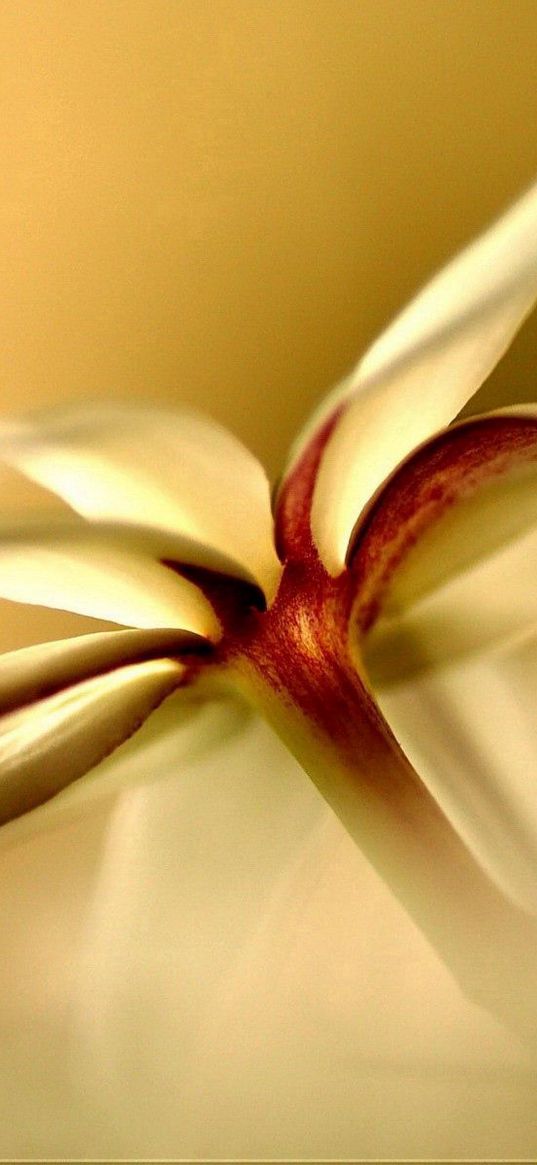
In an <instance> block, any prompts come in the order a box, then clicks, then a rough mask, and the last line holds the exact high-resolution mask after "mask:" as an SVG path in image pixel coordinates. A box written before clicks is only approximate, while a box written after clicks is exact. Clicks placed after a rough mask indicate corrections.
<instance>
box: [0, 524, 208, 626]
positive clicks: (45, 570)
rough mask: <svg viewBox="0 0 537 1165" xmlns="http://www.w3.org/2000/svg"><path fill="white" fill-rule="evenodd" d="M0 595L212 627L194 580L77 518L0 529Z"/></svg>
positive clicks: (154, 622)
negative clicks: (66, 521) (76, 519)
mask: <svg viewBox="0 0 537 1165" xmlns="http://www.w3.org/2000/svg"><path fill="white" fill-rule="evenodd" d="M0 595H1V596H2V597H3V598H6V599H12V600H14V601H16V602H19V603H37V604H39V605H40V606H46V607H58V608H61V609H62V610H67V611H76V612H77V613H78V614H82V615H89V616H91V617H93V618H98V619H108V620H110V621H111V622H114V623H125V624H127V625H131V626H133V627H175V628H182V629H184V630H186V631H194V632H196V633H198V634H200V635H204V636H206V637H208V638H218V636H219V633H220V627H219V623H218V620H217V618H216V615H215V614H214V611H213V609H212V607H211V606H210V604H209V603H208V601H207V600H206V599H205V597H204V596H203V595H202V593H201V591H200V590H199V589H198V588H197V587H196V586H194V585H193V584H192V583H190V582H188V581H187V580H186V579H183V578H181V577H180V576H179V575H177V574H175V573H174V572H173V571H172V570H171V569H169V568H168V567H166V566H163V565H161V564H160V563H157V562H154V561H152V560H151V559H150V558H148V557H146V556H145V555H143V554H141V553H138V552H137V551H136V550H135V549H134V548H133V547H131V546H129V545H128V544H127V545H125V546H122V545H121V540H120V537H119V536H118V535H117V532H116V538H115V539H114V538H112V536H111V534H109V535H108V536H103V537H100V536H99V532H98V530H97V529H96V528H95V527H92V526H91V525H88V524H86V523H82V522H81V523H78V522H77V523H76V524H73V525H62V524H59V525H55V524H50V525H49V526H45V525H41V524H37V523H36V524H33V525H29V526H27V527H23V526H21V527H19V528H13V527H10V528H8V529H4V530H2V529H1V528H0Z"/></svg>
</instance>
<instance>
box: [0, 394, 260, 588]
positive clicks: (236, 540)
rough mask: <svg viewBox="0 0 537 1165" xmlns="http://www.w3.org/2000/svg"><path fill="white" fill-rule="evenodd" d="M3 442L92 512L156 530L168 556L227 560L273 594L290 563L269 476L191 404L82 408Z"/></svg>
mask: <svg viewBox="0 0 537 1165" xmlns="http://www.w3.org/2000/svg"><path fill="white" fill-rule="evenodd" d="M0 438H1V440H0V457H2V459H3V460H4V461H6V462H7V463H8V464H10V465H12V466H15V467H16V468H17V469H19V470H21V471H22V472H23V473H25V474H26V475H27V476H28V477H30V478H31V479H32V480H33V481H36V482H38V483H39V484H41V485H44V486H46V487H47V488H48V489H51V490H53V491H54V492H55V493H57V494H59V496H60V497H62V498H63V499H64V500H65V501H66V502H68V503H69V505H71V506H73V508H74V509H76V510H77V511H78V512H79V513H81V514H83V515H84V516H85V517H89V518H92V519H94V520H104V521H107V520H109V521H113V522H123V523H126V524H128V525H135V526H136V525H141V526H145V527H146V528H152V529H153V531H154V536H155V541H156V543H158V548H159V549H158V557H160V558H175V557H177V556H178V553H179V555H180V557H185V560H186V561H191V562H192V563H193V564H194V565H200V566H206V567H209V568H211V569H222V567H223V566H224V567H225V568H226V569H229V570H230V572H231V573H235V574H238V575H239V577H246V578H247V579H250V580H251V579H253V580H254V581H256V582H257V583H258V584H259V585H260V586H261V588H262V589H263V590H264V591H265V593H266V594H267V596H268V597H272V595H273V593H274V591H275V588H276V586H277V583H278V579H279V575H280V564H279V562H278V559H277V556H276V552H275V550H274V543H273V537H272V519H271V513H270V498H269V487H268V482H267V479H266V476H265V473H264V471H263V469H262V467H261V465H260V464H259V462H258V461H257V460H256V459H255V457H253V455H252V454H251V453H249V451H248V450H247V449H246V448H245V447H244V446H243V445H242V444H241V442H240V441H238V440H237V438H235V437H233V436H232V435H231V434H230V433H228V432H226V430H225V429H223V428H221V427H220V426H219V425H217V424H216V423H215V422H212V421H209V420H207V419H206V418H204V417H203V416H202V415H201V414H198V413H196V412H194V411H190V410H187V409H182V410H181V411H177V412H174V411H171V410H169V411H167V410H165V409H162V408H156V407H153V408H149V407H143V406H142V405H133V404H120V403H115V404H103V403H100V404H98V405H94V406H93V405H85V406H83V405H73V406H71V407H70V408H62V409H61V410H60V409H58V410H52V411H49V412H47V413H45V414H40V415H38V416H37V417H35V418H34V419H28V420H21V421H13V422H9V421H6V422H5V423H4V425H3V427H2V428H1V429H0ZM178 541H179V543H180V548H179V551H178V548H177V543H178Z"/></svg>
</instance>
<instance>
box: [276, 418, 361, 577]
mask: <svg viewBox="0 0 537 1165" xmlns="http://www.w3.org/2000/svg"><path fill="white" fill-rule="evenodd" d="M344 411H345V406H344V405H341V406H340V407H339V408H337V409H335V410H334V412H333V413H331V414H330V417H329V418H328V420H327V421H325V423H324V425H322V426H321V428H320V429H318V430H317V431H316V433H315V436H314V437H313V438H312V440H311V441H310V442H309V444H308V445H307V447H306V449H305V450H304V452H303V453H302V455H301V457H300V458H299V460H298V462H297V464H296V465H295V467H294V469H293V470H292V471H291V473H290V474H289V476H288V477H287V478H286V479H285V480H284V481H283V483H282V485H281V487H280V490H279V493H278V495H277V498H276V503H275V528H276V529H275V537H276V549H277V551H278V554H279V556H280V558H281V560H282V562H286V561H287V562H289V561H295V562H297V561H301V560H302V561H303V560H304V559H305V558H307V557H309V555H310V554H311V552H312V550H315V546H314V542H313V537H312V533H311V506H312V501H313V492H314V489H315V483H316V480H317V473H318V470H319V465H320V463H321V459H322V456H323V454H324V451H325V449H326V446H327V444H328V441H329V439H330V437H331V436H332V433H333V431H334V429H335V427H336V425H337V423H338V421H339V418H340V416H341V414H342V412H344ZM315 553H317V552H316V550H315Z"/></svg>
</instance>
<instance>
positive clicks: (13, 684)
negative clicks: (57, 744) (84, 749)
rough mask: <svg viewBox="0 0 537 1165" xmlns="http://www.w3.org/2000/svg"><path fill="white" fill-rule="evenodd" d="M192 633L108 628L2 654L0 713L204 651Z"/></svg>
mask: <svg viewBox="0 0 537 1165" xmlns="http://www.w3.org/2000/svg"><path fill="white" fill-rule="evenodd" d="M206 646H207V642H206V640H204V639H202V638H200V637H199V636H197V635H194V634H192V633H191V632H189V631H174V630H168V629H165V630H162V631H160V630H159V631H145V630H144V631H134V630H133V631H105V632H101V633H98V634H96V635H79V636H77V637H76V638H74V639H60V640H57V641H55V642H53V643H40V644H38V645H37V646H35V647H24V648H22V649H21V650H20V651H9V652H7V653H6V654H5V655H0V716H2V715H5V714H6V713H7V712H12V711H15V710H17V709H20V708H23V707H24V706H27V705H31V704H34V703H35V702H36V701H40V700H44V699H46V698H47V697H49V696H52V695H55V694H56V693H59V692H61V691H62V690H63V689H65V688H68V687H69V686H70V685H72V684H79V683H82V682H83V681H84V680H89V679H93V678H94V677H96V676H98V675H102V674H103V673H106V672H110V671H113V670H115V669H116V668H118V667H124V666H126V665H128V664H133V663H143V662H145V661H146V660H152V659H162V658H163V657H166V656H173V657H174V658H176V657H181V656H182V655H184V653H185V652H190V653H194V654H195V653H197V652H203V650H204V648H205V647H206Z"/></svg>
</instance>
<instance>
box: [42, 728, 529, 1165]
mask: <svg viewBox="0 0 537 1165" xmlns="http://www.w3.org/2000/svg"><path fill="white" fill-rule="evenodd" d="M240 727H241V731H240V732H233V731H232V732H230V731H229V710H228V709H226V707H225V706H223V707H222V706H221V707H219V708H218V707H213V708H205V709H204V710H203V715H202V716H201V717H200V724H199V725H198V726H197V729H196V734H195V738H196V740H197V739H198V737H199V736H201V737H202V738H203V737H204V738H205V739H206V740H208V739H210V737H211V736H212V737H213V747H206V748H205V749H203V748H198V749H197V751H196V755H192V753H193V750H192V746H191V740H192V737H191V735H190V733H188V734H187V738H186V741H184V742H183V748H182V749H181V743H180V741H177V739H176V740H175V745H174V747H173V748H172V747H171V746H172V741H171V740H170V742H169V746H168V749H169V754H168V759H167V761H166V759H165V758H164V765H167V767H168V769H169V778H168V779H167V780H164V781H163V782H162V783H160V784H159V785H154V786H152V787H146V788H143V789H138V790H134V791H131V792H126V793H125V794H124V796H123V797H122V798H121V800H120V801H119V803H118V805H117V807H116V810H115V812H114V815H113V817H112V819H111V820H110V824H109V830H108V833H107V837H106V848H105V851H104V854H103V860H102V864H101V867H100V871H99V875H98V878H97V880H96V883H94V884H92V886H91V905H90V909H89V911H88V912H87V914H86V926H85V929H84V933H83V938H82V943H83V946H82V951H81V954H80V955H79V959H78V964H77V966H78V972H79V977H78V982H77V984H76V987H77V989H78V990H77V993H76V994H75V996H74V999H73V1000H72V1007H71V1013H72V1014H73V1013H74V1014H76V1015H77V1016H78V1029H77V1031H76V1037H77V1038H76V1052H75V1056H76V1061H75V1062H76V1066H77V1069H78V1073H79V1074H78V1075H77V1080H78V1084H79V1088H80V1096H81V1097H83V1100H84V1103H85V1104H89V1105H90V1107H91V1105H94V1106H95V1109H96V1110H97V1111H98V1112H99V1113H100V1120H101V1124H100V1125H99V1124H98V1122H96V1123H97V1124H98V1127H99V1128H102V1127H103V1124H104V1125H105V1127H106V1128H107V1129H108V1130H109V1139H108V1140H107V1144H108V1151H109V1152H110V1151H111V1152H112V1153H113V1154H115V1155H119V1156H123V1155H125V1156H131V1155H132V1154H133V1153H134V1154H136V1153H138V1154H139V1155H140V1154H142V1155H148V1156H156V1157H161V1156H162V1157H167V1156H169V1154H170V1152H171V1153H172V1155H173V1152H174V1146H175V1147H176V1146H177V1145H178V1144H179V1145H180V1146H181V1152H182V1153H183V1154H184V1155H185V1156H188V1157H192V1158H195V1159H201V1160H207V1159H213V1158H214V1157H217V1158H218V1157H221V1156H226V1157H231V1158H239V1159H244V1158H245V1157H246V1158H247V1159H250V1158H251V1159H256V1160H257V1159H258V1158H261V1157H262V1158H265V1157H267V1156H268V1157H274V1155H276V1156H278V1157H281V1158H282V1159H284V1160H288V1159H290V1158H291V1159H303V1158H310V1157H312V1156H313V1157H315V1159H317V1158H319V1157H323V1158H324V1157H325V1156H326V1157H330V1156H331V1155H333V1154H334V1152H335V1153H336V1155H337V1156H338V1158H341V1159H346V1158H347V1157H349V1158H352V1159H354V1158H356V1157H360V1158H361V1157H362V1156H367V1157H369V1156H372V1157H374V1158H375V1159H376V1158H377V1157H378V1156H381V1157H384V1156H388V1157H392V1156H397V1153H399V1154H400V1153H401V1152H402V1151H403V1150H405V1151H408V1155H409V1156H414V1151H415V1152H416V1155H419V1156H421V1155H422V1154H421V1152H420V1146H421V1149H423V1148H424V1146H425V1145H426V1144H429V1145H434V1149H435V1151H434V1153H433V1154H432V1155H434V1156H436V1155H438V1152H439V1151H440V1146H442V1148H443V1149H444V1151H445V1150H446V1148H447V1147H448V1146H449V1148H450V1149H451V1150H452V1152H453V1155H454V1156H457V1146H459V1147H462V1144H463V1142H464V1143H465V1147H466V1148H467V1146H468V1136H469V1135H470V1136H471V1143H472V1146H473V1147H476V1146H477V1145H480V1147H481V1150H483V1148H484V1146H485V1144H492V1142H493V1139H494V1138H493V1137H492V1134H491V1132H490V1129H489V1126H488V1122H487V1119H486V1116H485V1114H486V1112H487V1107H488V1106H487V1104H486V1103H484V1101H483V1097H481V1099H479V1097H480V1091H483V1093H485V1092H486V1091H487V1087H488V1088H490V1087H491V1082H490V1074H492V1076H493V1077H494V1075H495V1074H496V1073H497V1074H498V1076H499V1077H500V1078H501V1082H502V1085H503V1086H504V1087H506V1086H507V1084H506V1079H505V1077H506V1075H507V1077H508V1080H509V1082H511V1072H512V1071H514V1073H515V1076H516V1072H517V1067H516V1065H517V1064H518V1065H520V1059H519V1055H518V1053H517V1051H516V1050H515V1049H513V1048H512V1046H511V1045H510V1044H509V1042H508V1041H507V1040H506V1039H505V1037H504V1036H503V1035H502V1033H501V1032H499V1031H498V1029H497V1028H496V1027H495V1025H494V1024H493V1022H492V1021H491V1020H490V1018H489V1017H487V1016H485V1015H484V1014H482V1013H479V1011H478V1010H477V1009H473V1008H471V1007H469V1006H468V1005H467V1004H466V1003H465V1002H464V1001H463V1000H462V998H461V996H460V994H459V993H458V991H457V988H456V986H455V984H454V983H453V981H452V980H451V979H450V977H449V975H448V974H447V973H446V971H445V969H444V968H442V966H441V965H440V964H439V962H438V961H437V958H436V956H435V954H434V952H433V951H432V950H431V949H430V948H429V947H428V944H427V943H426V942H425V941H424V939H423V937H422V936H421V935H420V934H419V932H418V931H417V930H416V928H415V927H414V926H413V925H412V924H411V923H410V922H409V920H408V918H406V917H405V915H404V912H403V911H402V910H401V908H400V906H399V905H398V903H397V902H396V901H395V899H394V898H393V897H392V895H391V894H390V892H389V891H388V890H387V889H386V887H385V886H383V884H382V883H381V881H380V879H379V878H378V877H377V875H376V874H375V873H374V871H373V870H372V869H371V868H370V867H369V866H368V864H367V862H366V861H365V860H364V858H363V856H362V855H361V854H360V853H359V852H358V851H357V849H356V847H355V846H353V845H352V843H351V842H350V841H349V839H348V838H347V837H346V835H345V833H344V831H343V829H342V827H341V825H340V824H339V822H338V821H337V820H336V819H335V818H334V816H333V815H332V814H331V813H330V811H329V810H328V809H327V808H326V806H325V805H324V804H323V802H322V800H321V798H320V797H319V795H318V793H317V792H316V791H315V789H314V788H313V787H312V786H311V783H310V782H309V781H307V780H306V779H305V777H304V774H303V773H302V772H301V770H300V768H299V766H298V765H297V764H296V762H295V761H294V760H293V758H292V757H291V756H290V755H289V754H288V753H287V752H286V750H285V749H284V748H283V747H282V745H281V744H280V742H279V741H278V739H277V738H276V737H275V736H274V735H273V734H272V733H271V732H270V730H269V729H268V727H267V726H266V725H265V724H263V723H262V722H261V721H260V720H258V719H257V717H251V718H250V720H249V721H248V722H247V723H246V724H241V725H240ZM215 738H216V740H217V741H218V740H219V743H217V744H215V743H214V741H215ZM181 753H183V755H184V754H185V753H186V757H187V761H186V762H185V763H181V760H180V757H181ZM112 763H113V762H112ZM178 768H179V770H180V772H181V779H180V780H177V779H176V777H175V773H176V771H177V769H178ZM424 999H425V1000H426V1006H424ZM77 1002H78V1005H77ZM140 1048H143V1069H144V1070H143V1071H141V1070H140V1069H141V1061H140V1052H139V1049H140ZM506 1064H508V1065H509V1069H506ZM484 1071H485V1072H486V1073H487V1083H485V1080H484V1079H483V1076H482V1073H483V1072H484ZM431 1074H432V1075H433V1076H434V1080H435V1087H434V1089H433V1090H432V1092H433V1093H434V1097H435V1099H433V1095H431V1094H429V1091H428V1087H429V1081H430V1077H431ZM148 1079H150V1080H151V1085H152V1086H151V1089H150V1090H149V1091H148V1089H147V1080H148ZM461 1079H462V1080H464V1089H461V1092H462V1093H463V1095H464V1096H466V1092H467V1090H470V1093H471V1094H472V1100H473V1123H472V1122H471V1128H472V1132H471V1134H469V1132H468V1127H467V1126H466V1125H465V1127H464V1132H461V1130H460V1127H459V1122H458V1121H457V1122H453V1121H449V1120H448V1119H446V1120H445V1123H444V1124H443V1125H442V1128H441V1129H440V1130H439V1128H438V1112H437V1109H438V1097H439V1094H440V1095H441V1097H442V1101H443V1103H445V1104H446V1105H447V1107H448V1109H449V1108H451V1107H452V1106H453V1105H455V1104H456V1102H457V1095H458V1090H459V1088H460V1081H461ZM455 1082H456V1083H455ZM478 1082H479V1083H478ZM312 1097H314V1098H315V1097H318V1098H319V1103H318V1104H313V1105H312ZM404 1098H406V1100H407V1103H406V1104H405V1103H404V1102H403V1099H404ZM410 1101H411V1103H412V1105H413V1106H416V1111H419V1112H420V1114H421V1120H420V1131H419V1135H418V1137H417V1138H416V1135H415V1130H414V1122H413V1121H409V1120H408V1102H410ZM49 1103H50V1102H49ZM252 1105H255V1111H256V1120H255V1121H254V1122H252V1120H251V1109H252ZM440 1107H441V1108H442V1105H440ZM471 1107H472V1106H471V1105H468V1109H470V1108H471ZM507 1107H508V1106H507V1105H505V1104H504V1105H503V1106H501V1111H502V1115H503V1114H504V1113H505V1110H506V1108H507ZM457 1111H460V1110H459V1109H458V1110H457ZM357 1112H359V1113H360V1121H359V1122H358V1123H357V1120H356V1113H357ZM118 1114H120V1116H119V1119H118ZM208 1114H210V1119H208ZM508 1124H509V1122H508ZM62 1127H63V1126H62ZM433 1130H434V1132H433ZM494 1135H495V1136H496V1135H497V1127H496V1125H495V1127H494ZM502 1137H504V1138H505V1139H504V1140H503V1141H501V1143H502V1144H507V1143H509V1137H508V1136H507V1135H506V1134H505V1129H504V1131H503V1133H502ZM420 1138H422V1139H421V1141H420ZM82 1140H83V1135H82V1133H79V1135H78V1141H76V1143H79V1142H81V1141H82ZM90 1143H91V1144H93V1145H95V1139H92V1140H91V1141H90ZM496 1143H497V1142H496ZM404 1155H406V1152H405V1153H404ZM424 1155H429V1154H424ZM447 1155H448V1156H449V1155H451V1153H448V1154H447Z"/></svg>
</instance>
